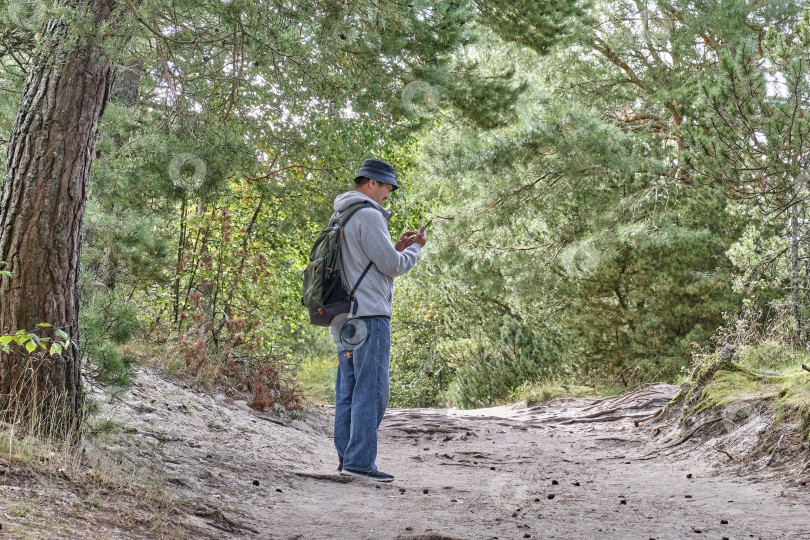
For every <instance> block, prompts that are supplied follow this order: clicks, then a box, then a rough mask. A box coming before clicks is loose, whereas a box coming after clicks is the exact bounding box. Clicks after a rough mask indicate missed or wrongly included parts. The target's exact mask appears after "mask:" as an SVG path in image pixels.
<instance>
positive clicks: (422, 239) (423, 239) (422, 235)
mask: <svg viewBox="0 0 810 540" xmlns="http://www.w3.org/2000/svg"><path fill="white" fill-rule="evenodd" d="M426 227H427V225H422V228H421V229H419V232H417V233H416V234H415V236H414V237H413V240H412V242H411V243H413V242H416V243H417V244H419V245H420V246H422V247H425V244H426V243H427V233H426V232H425V230H426Z"/></svg>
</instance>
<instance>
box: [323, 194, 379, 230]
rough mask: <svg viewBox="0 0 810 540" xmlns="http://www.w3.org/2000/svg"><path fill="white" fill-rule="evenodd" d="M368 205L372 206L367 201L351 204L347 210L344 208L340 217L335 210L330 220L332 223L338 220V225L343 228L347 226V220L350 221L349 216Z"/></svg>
mask: <svg viewBox="0 0 810 540" xmlns="http://www.w3.org/2000/svg"><path fill="white" fill-rule="evenodd" d="M366 206H368V207H369V208H371V204H369V203H368V202H366V201H360V202H356V203H354V204H352V205H350V206H349V207H348V208H347V209H346V210H344V211H343V214H342V215H341V216H340V217H337V216H336V215H335V214H337V212H335V214H332V219H331V220H329V221H330V223H334V222H335V221H337V222H338V225H339V226H340V228H341V229H342V228H343V227H345V226H346V222H347V221H349V218H351V217H352V216H353V215H354V214H355V212H357V211H358V210H360V209H361V208H365V207H366Z"/></svg>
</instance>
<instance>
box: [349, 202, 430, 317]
mask: <svg viewBox="0 0 810 540" xmlns="http://www.w3.org/2000/svg"><path fill="white" fill-rule="evenodd" d="M360 201H366V202H368V203H369V204H370V205H371V206H369V207H366V208H361V209H360V210H358V211H357V212H355V214H354V215H353V216H352V217H351V218H350V219H349V221H348V223H346V226H345V228H344V229H343V231H344V234H343V248H342V250H343V253H342V256H341V264H342V265H343V276H344V278H345V279H346V286H347V289H348V290H351V289H352V288H353V287H354V285H355V283H357V280H358V278H359V277H360V274H362V273H363V270H365V268H366V266H367V265H368V263H369V262H373V263H374V265H373V266H372V267H371V269H369V271H368V273H367V274H366V277H364V278H363V281H362V282H361V283H360V287H358V289H357V291H356V292H355V298H356V299H357V302H358V306H357V313H356V314H355V315H356V316H357V317H366V316H375V315H384V316H386V317H390V316H391V301H392V298H393V294H394V278H395V277H397V276H401V275H402V274H404V273H406V272H407V271H408V270H410V269H411V268H413V267H414V265H416V261H418V260H419V252H420V250H421V249H422V246H420V245H419V244H412V245H411V246H410V247H408V248H407V249H404V250H402V252H401V253H400V252H398V251H397V250H396V249H394V245H393V244H392V243H391V234H390V233H389V232H388V224H387V221H388V218H390V217H391V214H390V213H389V212H387V211H386V210H385V209H383V207H382V206H380V205H379V204H377V203H376V202H374V200H373V199H372V198H371V197H369V196H367V195H365V194H364V193H361V192H359V191H349V192H347V193H343V194H342V195H338V196H337V198H335V206H334V208H335V212H337V213H338V216H340V215H341V214H342V213H343V211H344V210H346V209H347V208H348V207H349V206H351V205H352V204H354V203H356V202H360ZM352 307H354V306H352Z"/></svg>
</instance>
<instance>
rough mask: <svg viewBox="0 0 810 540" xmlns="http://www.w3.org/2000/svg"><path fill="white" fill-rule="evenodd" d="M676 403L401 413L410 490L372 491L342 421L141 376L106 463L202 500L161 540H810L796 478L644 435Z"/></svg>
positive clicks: (395, 465) (402, 456)
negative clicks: (304, 417) (349, 470)
mask: <svg viewBox="0 0 810 540" xmlns="http://www.w3.org/2000/svg"><path fill="white" fill-rule="evenodd" d="M674 390H675V389H674V387H670V386H664V385H661V386H657V387H653V388H649V389H645V390H643V391H640V392H637V393H635V394H633V395H630V396H626V397H622V398H617V399H613V400H606V401H602V402H597V403H589V402H587V401H582V400H567V401H557V402H555V403H552V404H548V405H542V406H537V407H533V408H530V409H522V408H517V407H514V408H513V407H497V408H491V409H479V410H472V411H458V410H452V409H451V410H435V409H393V410H389V412H388V413H387V414H386V417H385V419H384V421H383V428H382V429H381V435H380V438H381V442H380V449H379V456H380V457H379V459H378V465H379V466H380V468H381V469H382V470H384V471H386V472H389V473H391V474H394V475H395V476H396V480H395V481H394V482H393V483H392V484H373V483H372V484H370V483H366V482H362V481H360V480H352V479H347V478H346V477H341V476H339V475H337V474H336V473H335V472H334V468H335V466H336V464H337V463H336V462H337V459H336V455H335V452H334V448H333V446H332V439H331V438H330V424H331V409H330V408H322V409H319V411H318V414H317V415H314V416H313V417H311V418H310V419H309V420H308V421H307V422H306V423H303V422H299V421H296V422H291V423H289V425H281V424H279V423H277V422H278V418H277V417H275V416H272V415H268V414H264V415H261V414H257V413H255V412H252V411H250V410H247V409H246V408H245V407H244V406H243V405H240V404H233V403H231V402H229V400H227V399H222V398H223V396H209V395H204V394H200V393H197V392H194V391H192V390H191V389H189V388H187V387H184V386H183V385H182V384H178V383H177V382H172V381H170V380H166V379H164V378H161V377H160V376H158V375H156V374H155V373H153V372H150V371H148V370H142V371H141V372H140V373H139V378H138V382H137V385H136V387H135V388H134V389H133V390H132V392H131V393H130V394H129V395H128V396H127V397H125V399H124V400H123V401H122V402H119V403H117V404H113V405H106V406H105V408H106V411H105V413H106V414H107V415H108V416H110V417H111V418H114V419H116V420H118V421H119V422H121V423H122V424H124V425H125V426H126V427H127V428H128V430H129V431H130V433H128V434H124V435H119V436H118V437H117V438H116V439H115V441H113V442H111V443H110V445H109V448H106V449H98V450H99V451H103V452H104V453H106V454H108V455H111V456H113V459H120V460H122V462H123V463H124V465H126V464H129V465H130V466H134V467H137V468H138V469H139V470H140V471H141V473H140V474H141V475H142V476H144V477H147V478H151V479H152V480H153V481H156V482H160V483H161V484H162V485H165V486H166V489H168V490H171V491H172V492H173V493H174V494H175V495H176V496H177V497H179V498H180V499H184V500H188V501H189V502H190V504H189V505H187V508H188V510H186V511H179V510H178V511H176V512H175V513H174V515H173V516H172V517H171V523H170V525H171V530H172V532H171V533H167V532H166V531H164V532H163V533H155V536H161V535H166V537H172V538H176V537H177V534H178V533H177V531H185V534H186V535H187V537H189V538H205V537H207V538H242V537H248V538H280V539H330V538H335V539H337V538H340V539H366V538H368V539H394V538H422V539H428V538H434V539H439V538H469V539H478V538H482V539H484V538H499V539H516V538H641V539H646V538H662V539H663V538H667V539H668V538H673V539H676V538H677V539H680V538H691V537H694V538H704V537H705V538H717V539H720V538H810V492H808V488H807V487H803V486H801V484H800V483H799V482H798V480H797V479H796V478H780V477H777V476H775V475H771V476H767V475H758V476H757V475H754V476H752V475H741V474H740V473H739V472H737V471H732V470H730V469H728V468H727V467H726V466H725V465H723V461H722V460H730V459H731V458H727V457H726V456H725V455H723V454H720V453H719V452H711V451H709V450H706V449H705V448H704V449H703V450H702V451H700V452H696V451H694V448H702V447H699V446H697V447H695V446H692V447H691V448H692V451H690V449H689V448H687V445H680V446H677V447H674V448H673V449H672V450H664V449H663V448H664V443H660V442H657V439H652V437H651V432H650V431H649V430H648V429H640V428H635V427H634V426H633V423H632V419H633V418H634V417H640V416H643V415H645V414H647V413H649V412H650V411H652V410H654V409H655V408H656V407H657V406H659V405H660V404H662V403H665V402H666V401H667V400H668V398H669V397H671V395H672V394H673V393H674ZM218 398H219V399H218ZM659 438H663V436H662V437H659ZM669 444H671V443H669ZM674 451H677V454H673V453H672V452H674ZM701 456H707V457H706V459H703V458H702V457H701ZM718 457H719V458H722V460H718ZM781 467H782V469H780V470H782V471H787V470H788V469H786V468H785V467H787V465H784V466H781ZM688 475H691V477H689V476H688ZM82 536H84V537H88V538H90V537H94V536H93V534H92V531H87V532H86V533H85V534H82ZM66 537H76V536H66ZM99 538H101V536H99Z"/></svg>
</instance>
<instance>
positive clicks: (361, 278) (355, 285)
mask: <svg viewBox="0 0 810 540" xmlns="http://www.w3.org/2000/svg"><path fill="white" fill-rule="evenodd" d="M372 266H374V263H373V262H369V263H368V265H367V266H366V269H365V270H363V273H362V274H360V278H359V279H358V280H357V283H355V284H354V288H353V289H352V292H350V293H349V296H350V297H351V299H352V300H354V292H355V291H356V290H357V287H359V286H360V282H361V281H363V278H364V277H366V274H367V273H368V271H369V270H371V267H372ZM357 304H358V302H357V301H356V300H355V302H354V306H352V315H355V314H356V313H357Z"/></svg>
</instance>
